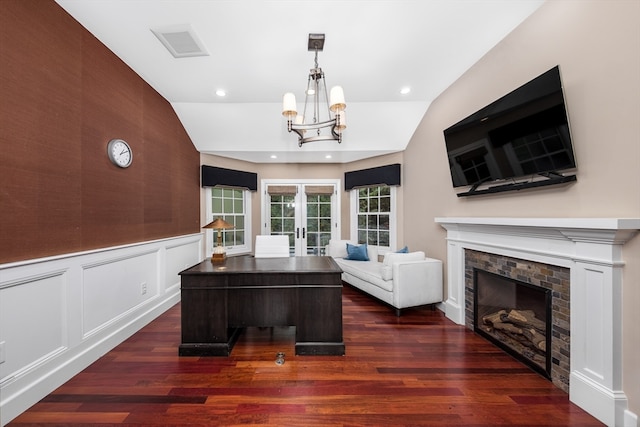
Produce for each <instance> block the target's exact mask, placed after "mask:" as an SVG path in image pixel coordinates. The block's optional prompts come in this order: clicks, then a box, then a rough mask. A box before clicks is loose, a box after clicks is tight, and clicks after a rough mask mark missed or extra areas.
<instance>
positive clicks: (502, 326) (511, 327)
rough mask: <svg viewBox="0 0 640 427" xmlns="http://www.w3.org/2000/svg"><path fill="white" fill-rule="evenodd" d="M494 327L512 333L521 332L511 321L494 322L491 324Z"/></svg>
mask: <svg viewBox="0 0 640 427" xmlns="http://www.w3.org/2000/svg"><path fill="white" fill-rule="evenodd" d="M493 327H494V328H495V329H500V330H503V331H507V332H511V333H512V334H522V329H521V328H518V327H517V326H515V325H513V324H511V323H504V322H496V323H494V324H493Z"/></svg>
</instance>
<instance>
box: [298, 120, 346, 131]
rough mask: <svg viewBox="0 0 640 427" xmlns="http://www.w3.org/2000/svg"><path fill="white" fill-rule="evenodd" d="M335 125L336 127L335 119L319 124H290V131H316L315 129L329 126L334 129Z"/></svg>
mask: <svg viewBox="0 0 640 427" xmlns="http://www.w3.org/2000/svg"><path fill="white" fill-rule="evenodd" d="M336 125H337V123H336V119H331V120H327V121H326V122H319V123H308V124H304V123H292V124H291V129H292V130H316V129H322V128H326V127H329V126H332V127H334V128H335V127H336Z"/></svg>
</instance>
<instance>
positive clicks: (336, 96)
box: [282, 34, 347, 147]
mask: <svg viewBox="0 0 640 427" xmlns="http://www.w3.org/2000/svg"><path fill="white" fill-rule="evenodd" d="M323 47H324V34H309V44H308V50H309V51H310V52H311V51H315V55H316V56H315V65H314V67H313V68H312V69H311V70H310V71H309V79H308V80H307V89H306V91H305V98H304V110H303V112H302V114H301V115H300V114H298V111H297V109H296V97H295V95H294V94H293V93H291V92H287V93H285V94H284V96H283V98H282V115H283V116H285V117H286V118H287V130H288V131H289V132H291V131H293V132H295V133H297V134H298V146H299V147H302V144H306V143H307V142H315V141H338V143H341V142H342V131H343V130H344V129H345V128H346V127H347V125H346V123H347V122H346V120H345V115H344V109H345V108H346V107H347V104H346V103H345V101H344V92H343V90H342V87H341V86H334V87H332V88H331V92H330V96H327V86H326V83H325V79H324V73H323V72H322V69H321V68H320V67H319V66H318V52H319V51H321V50H322V49H323ZM325 106H326V111H325V108H324V107H325ZM332 113H333V114H332ZM307 132H308V136H305V134H307Z"/></svg>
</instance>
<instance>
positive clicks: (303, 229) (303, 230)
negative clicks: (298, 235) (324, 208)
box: [302, 227, 306, 239]
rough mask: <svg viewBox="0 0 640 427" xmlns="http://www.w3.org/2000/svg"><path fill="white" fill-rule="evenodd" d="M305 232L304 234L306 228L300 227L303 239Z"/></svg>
mask: <svg viewBox="0 0 640 427" xmlns="http://www.w3.org/2000/svg"><path fill="white" fill-rule="evenodd" d="M305 232H306V228H304V227H302V238H303V239H304V238H305Z"/></svg>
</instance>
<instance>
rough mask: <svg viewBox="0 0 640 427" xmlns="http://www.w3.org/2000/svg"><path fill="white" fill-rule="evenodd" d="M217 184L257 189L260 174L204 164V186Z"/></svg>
mask: <svg viewBox="0 0 640 427" xmlns="http://www.w3.org/2000/svg"><path fill="white" fill-rule="evenodd" d="M217 185H223V186H227V187H240V188H247V189H249V190H251V191H257V190H258V174H257V173H254V172H244V171H239V170H234V169H225V168H218V167H215V166H207V165H202V186H203V187H215V186H217Z"/></svg>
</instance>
